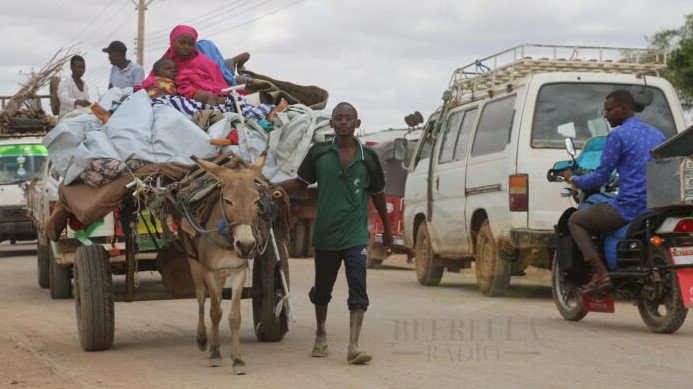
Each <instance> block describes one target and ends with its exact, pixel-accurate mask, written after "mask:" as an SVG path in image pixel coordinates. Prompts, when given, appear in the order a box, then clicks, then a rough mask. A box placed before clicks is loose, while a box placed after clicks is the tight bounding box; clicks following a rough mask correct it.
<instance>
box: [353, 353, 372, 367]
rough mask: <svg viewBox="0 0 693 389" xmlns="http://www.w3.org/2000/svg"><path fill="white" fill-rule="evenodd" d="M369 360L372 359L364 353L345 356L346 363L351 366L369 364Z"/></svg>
mask: <svg viewBox="0 0 693 389" xmlns="http://www.w3.org/2000/svg"><path fill="white" fill-rule="evenodd" d="M371 359H373V358H372V357H371V356H370V354H368V353H366V352H365V351H356V352H354V353H353V354H351V355H347V362H349V363H351V364H352V365H363V364H364V363H368V362H370V361H371Z"/></svg>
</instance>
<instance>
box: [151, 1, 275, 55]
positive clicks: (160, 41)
mask: <svg viewBox="0 0 693 389" xmlns="http://www.w3.org/2000/svg"><path fill="white" fill-rule="evenodd" d="M270 1H273V0H264V1H263V2H261V3H260V4H258V5H255V6H251V7H250V8H247V9H245V10H241V11H238V9H235V11H236V12H235V13H234V14H232V15H224V13H219V10H217V11H215V12H217V13H216V14H215V15H213V16H212V17H207V18H204V19H214V18H218V17H224V18H226V19H224V20H222V21H217V22H214V23H211V24H200V23H197V24H196V25H195V29H197V30H198V31H200V30H202V29H204V28H206V27H210V26H215V25H217V24H221V23H226V22H228V20H229V19H231V18H235V17H238V16H239V15H242V14H244V13H246V12H248V11H251V10H253V9H255V8H257V7H260V6H262V5H264V4H266V3H268V2H270ZM248 3H249V1H246V2H245V3H243V4H240V5H238V7H242V6H245V5H246V4H248ZM201 20H203V19H201ZM186 23H189V22H186ZM186 23H182V24H186ZM168 31H169V33H170V31H171V30H170V29H169V30H168ZM149 43H150V44H152V45H154V46H155V47H159V48H161V47H164V46H162V45H165V47H168V45H169V37H168V36H166V35H165V36H161V37H159V38H154V39H150V40H149Z"/></svg>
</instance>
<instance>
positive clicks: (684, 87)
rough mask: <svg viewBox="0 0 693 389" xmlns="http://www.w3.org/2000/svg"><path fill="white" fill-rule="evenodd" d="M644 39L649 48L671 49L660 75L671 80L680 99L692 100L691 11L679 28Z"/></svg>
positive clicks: (692, 45) (692, 16) (692, 33)
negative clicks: (664, 68)
mask: <svg viewBox="0 0 693 389" xmlns="http://www.w3.org/2000/svg"><path fill="white" fill-rule="evenodd" d="M645 39H646V40H647V41H648V43H649V45H650V48H653V49H666V50H671V53H670V55H669V57H668V59H667V69H666V70H665V71H664V72H663V73H662V76H664V77H665V78H666V79H667V80H669V82H671V84H672V85H673V86H674V88H676V90H677V91H678V92H679V94H680V97H681V99H682V100H687V101H693V13H690V14H688V15H686V16H685V22H684V25H683V26H681V27H680V28H677V29H667V30H662V31H660V32H658V33H656V34H654V35H652V36H651V37H646V38H645Z"/></svg>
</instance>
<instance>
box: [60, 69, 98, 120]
mask: <svg viewBox="0 0 693 389" xmlns="http://www.w3.org/2000/svg"><path fill="white" fill-rule="evenodd" d="M58 99H59V100H60V115H59V117H63V116H65V114H66V113H68V112H70V111H72V110H74V109H75V101H77V100H87V101H90V100H89V87H87V83H86V82H85V83H84V90H83V91H81V90H79V88H77V85H76V84H75V80H73V79H72V76H69V77H63V78H62V79H61V80H60V84H59V85H58Z"/></svg>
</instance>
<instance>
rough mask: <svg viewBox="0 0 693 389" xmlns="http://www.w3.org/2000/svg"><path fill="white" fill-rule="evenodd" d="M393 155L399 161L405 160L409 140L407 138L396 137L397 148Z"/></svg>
mask: <svg viewBox="0 0 693 389" xmlns="http://www.w3.org/2000/svg"><path fill="white" fill-rule="evenodd" d="M394 154H395V155H393V157H394V158H395V160H397V161H404V160H406V159H407V140H406V139H405V138H397V139H395V150H394Z"/></svg>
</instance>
